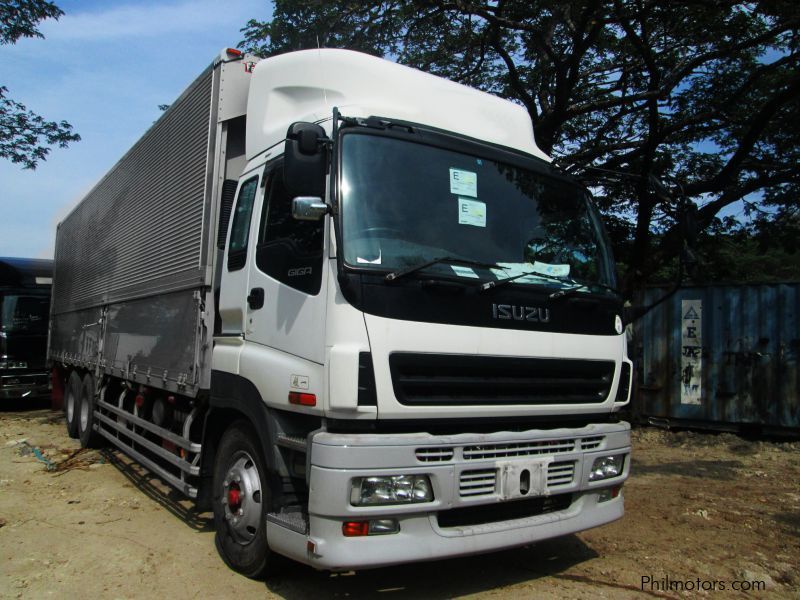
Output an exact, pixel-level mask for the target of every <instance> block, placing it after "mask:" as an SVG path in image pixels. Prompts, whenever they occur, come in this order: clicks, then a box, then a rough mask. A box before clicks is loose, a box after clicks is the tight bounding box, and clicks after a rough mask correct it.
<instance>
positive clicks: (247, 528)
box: [222, 451, 262, 544]
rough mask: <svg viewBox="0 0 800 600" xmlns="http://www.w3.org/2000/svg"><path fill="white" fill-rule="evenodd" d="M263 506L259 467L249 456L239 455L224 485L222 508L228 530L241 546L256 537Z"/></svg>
mask: <svg viewBox="0 0 800 600" xmlns="http://www.w3.org/2000/svg"><path fill="white" fill-rule="evenodd" d="M261 502H262V493H261V477H260V476H259V474H258V467H256V463H255V461H254V460H253V457H252V456H250V455H249V454H248V453H247V452H244V451H240V452H237V453H236V455H234V458H233V464H232V465H231V467H230V468H229V469H228V472H227V473H226V474H225V480H224V481H223V483H222V506H223V507H224V509H225V521H226V522H227V524H228V529H229V530H230V532H231V535H232V536H233V538H234V539H235V540H236V541H237V542H239V543H240V544H247V543H249V542H251V541H252V540H253V538H255V537H256V534H257V533H258V527H259V526H260V524H261Z"/></svg>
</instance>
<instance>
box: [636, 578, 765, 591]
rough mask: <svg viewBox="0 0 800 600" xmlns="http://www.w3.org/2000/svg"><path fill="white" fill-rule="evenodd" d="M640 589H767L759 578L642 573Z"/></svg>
mask: <svg viewBox="0 0 800 600" xmlns="http://www.w3.org/2000/svg"><path fill="white" fill-rule="evenodd" d="M641 589H642V591H648V592H699V591H704V592H724V591H731V590H733V591H735V592H763V591H764V590H766V589H767V582H766V581H759V580H757V579H756V580H736V579H734V580H723V579H700V578H699V577H698V578H696V579H677V578H674V577H670V576H669V575H667V576H666V577H652V576H650V575H642V583H641Z"/></svg>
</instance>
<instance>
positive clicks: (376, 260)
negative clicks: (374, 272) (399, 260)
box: [356, 250, 381, 265]
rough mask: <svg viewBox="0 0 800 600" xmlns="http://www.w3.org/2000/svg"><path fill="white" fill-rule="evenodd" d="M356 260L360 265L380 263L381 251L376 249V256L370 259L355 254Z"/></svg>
mask: <svg viewBox="0 0 800 600" xmlns="http://www.w3.org/2000/svg"><path fill="white" fill-rule="evenodd" d="M356 262H357V263H358V264H361V265H379V264H381V251H380V250H378V258H374V259H372V260H370V259H368V258H361V257H360V256H356Z"/></svg>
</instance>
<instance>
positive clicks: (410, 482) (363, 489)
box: [350, 475, 433, 506]
mask: <svg viewBox="0 0 800 600" xmlns="http://www.w3.org/2000/svg"><path fill="white" fill-rule="evenodd" d="M432 500H433V490H432V489H431V481H430V479H429V478H428V476H427V475H386V476H375V477H356V478H355V479H353V487H352V489H351V491H350V504H352V505H353V506H374V505H380V504H413V503H419V502H430V501H432Z"/></svg>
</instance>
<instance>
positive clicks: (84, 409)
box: [81, 398, 89, 431]
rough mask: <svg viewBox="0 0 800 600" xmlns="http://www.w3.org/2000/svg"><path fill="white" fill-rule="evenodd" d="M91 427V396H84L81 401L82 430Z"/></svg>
mask: <svg viewBox="0 0 800 600" xmlns="http://www.w3.org/2000/svg"><path fill="white" fill-rule="evenodd" d="M87 427H89V398H84V399H83V402H81V431H86V428H87Z"/></svg>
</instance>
